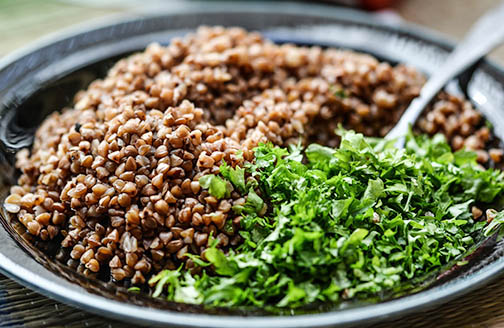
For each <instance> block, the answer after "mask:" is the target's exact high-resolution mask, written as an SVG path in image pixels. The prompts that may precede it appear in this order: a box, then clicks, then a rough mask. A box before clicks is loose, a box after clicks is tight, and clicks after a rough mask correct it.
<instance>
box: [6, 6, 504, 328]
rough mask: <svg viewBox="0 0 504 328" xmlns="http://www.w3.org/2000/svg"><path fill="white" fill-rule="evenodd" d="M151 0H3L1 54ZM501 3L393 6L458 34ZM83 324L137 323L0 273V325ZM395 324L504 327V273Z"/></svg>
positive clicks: (503, 55)
mask: <svg viewBox="0 0 504 328" xmlns="http://www.w3.org/2000/svg"><path fill="white" fill-rule="evenodd" d="M172 1H175V0H172ZM176 1H179V0H176ZM104 3H105V4H104ZM147 3H148V4H151V3H152V2H149V0H112V1H107V2H105V1H100V0H66V1H65V0H43V1H39V0H0V56H3V55H6V54H8V53H9V52H11V51H13V50H15V49H17V48H19V47H21V46H23V45H25V44H27V43H29V42H30V41H33V40H36V39H38V38H40V37H41V36H44V35H46V34H49V33H51V32H55V31H59V30H61V29H63V28H65V27H68V26H71V25H73V24H77V23H81V22H84V21H87V20H90V19H93V18H98V17H103V16H105V15H109V14H114V13H121V12H128V11H134V10H135V7H136V6H137V5H142V6H144V5H146V4H147ZM165 3H166V2H165ZM498 3H499V1H498V0H403V1H399V2H398V3H397V5H396V7H395V8H394V12H396V13H398V14H399V15H400V16H401V17H402V18H403V19H405V20H407V21H411V22H414V23H416V24H420V25H423V26H426V27H429V28H432V29H435V30H438V31H440V32H442V33H445V34H447V35H449V36H451V37H453V38H455V39H459V38H461V37H462V36H463V35H464V33H465V32H466V31H467V29H468V28H469V26H470V25H471V24H472V22H473V21H474V20H475V19H476V18H477V17H478V16H480V15H481V14H483V13H484V12H485V11H486V10H488V9H489V8H491V7H493V6H495V5H496V4H498ZM491 58H492V59H494V60H496V61H497V62H499V63H501V64H504V47H503V48H501V49H498V50H496V51H494V52H493V53H492V54H491ZM0 247H1V246H0ZM83 326H85V327H132V326H131V325H130V324H125V323H121V322H118V321H113V320H109V319H105V318H102V317H100V316H96V315H92V314H89V313H86V312H83V311H80V310H76V309H75V308H73V307H71V306H68V305H65V304H62V303H59V302H56V301H54V300H51V299H48V298H46V297H44V296H42V295H40V294H38V293H36V292H33V291H31V290H29V289H27V288H25V287H23V286H20V285H18V284H17V283H15V282H14V281H12V280H10V279H8V278H6V277H4V276H2V275H0V327H83ZM391 326H393V327H409V328H411V327H504V277H500V278H497V279H496V280H494V281H492V282H490V283H489V284H488V285H487V286H486V287H483V288H480V289H478V290H476V291H474V292H471V293H469V294H467V295H465V296H463V297H461V298H459V299H456V300H454V301H451V302H449V303H446V304H444V305H443V306H440V307H437V308H433V309H430V310H428V311H424V312H421V313H414V314H411V315H408V316H406V317H404V318H400V319H398V320H394V321H388V322H384V323H380V324H379V325H375V327H391Z"/></svg>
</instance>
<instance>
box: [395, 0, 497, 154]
mask: <svg viewBox="0 0 504 328" xmlns="http://www.w3.org/2000/svg"><path fill="white" fill-rule="evenodd" d="M503 41H504V2H503V3H501V4H500V5H499V6H498V7H496V8H493V9H491V10H490V11H488V12H487V13H486V14H485V15H484V16H482V17H481V18H480V19H479V20H478V21H477V22H476V23H475V24H474V25H473V26H472V28H471V30H470V31H469V33H468V34H467V35H466V37H465V38H464V39H463V40H462V41H461V42H460V43H459V44H458V45H457V47H456V48H455V49H454V50H453V52H452V53H451V54H450V55H449V56H448V58H446V61H445V63H444V64H443V65H442V66H441V67H440V68H439V70H438V71H436V72H435V73H434V74H432V75H431V77H430V78H429V80H428V81H427V83H425V85H424V86H423V88H422V91H421V92H420V95H419V96H418V97H417V98H415V99H414V100H413V101H412V102H411V104H410V105H409V106H408V108H407V109H406V111H405V112H404V114H403V115H402V116H401V119H400V120H399V122H397V124H396V125H395V126H394V128H392V130H390V131H389V133H388V134H387V135H386V136H385V138H386V139H389V140H390V139H396V143H395V145H396V147H397V148H403V147H404V143H405V135H406V133H407V131H408V128H409V126H410V125H413V124H414V123H415V122H416V120H417V118H418V117H419V116H420V114H421V113H422V112H423V110H424V109H425V107H426V106H427V105H428V104H429V103H430V102H431V100H432V99H433V98H434V97H435V96H436V95H437V94H438V93H439V91H441V89H443V87H444V86H445V85H446V84H447V83H448V82H449V81H450V80H451V79H453V78H455V77H457V76H458V75H460V74H461V73H463V72H464V71H465V70H467V69H468V68H469V67H470V66H471V65H472V64H474V63H476V62H477V61H478V60H479V59H481V58H482V57H483V56H485V55H486V54H487V53H488V52H490V51H491V50H492V49H493V48H495V47H496V46H498V45H500V44H501V43H502V42H503Z"/></svg>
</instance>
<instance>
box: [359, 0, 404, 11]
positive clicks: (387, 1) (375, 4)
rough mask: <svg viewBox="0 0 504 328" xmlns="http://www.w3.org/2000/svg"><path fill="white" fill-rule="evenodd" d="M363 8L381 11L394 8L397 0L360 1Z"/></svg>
mask: <svg viewBox="0 0 504 328" xmlns="http://www.w3.org/2000/svg"><path fill="white" fill-rule="evenodd" d="M359 2H361V5H362V7H364V8H365V9H368V10H379V9H384V8H387V7H390V6H392V5H393V4H394V3H395V2H397V1H396V0H360V1H359Z"/></svg>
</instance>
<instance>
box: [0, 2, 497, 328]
mask: <svg viewBox="0 0 504 328" xmlns="http://www.w3.org/2000/svg"><path fill="white" fill-rule="evenodd" d="M259 5H260V6H261V8H258V6H259ZM244 9H249V10H255V11H257V12H259V13H260V12H271V11H277V12H278V10H280V9H281V10H282V12H284V13H296V14H299V13H303V14H309V15H315V16H316V15H319V16H320V15H321V14H322V13H323V14H324V16H328V15H331V16H334V18H337V19H340V20H341V21H349V22H352V23H354V24H364V25H370V26H375V27H377V28H380V29H382V30H383V29H388V30H390V31H392V32H395V33H396V34H404V33H406V34H407V35H410V36H412V37H415V38H417V39H420V40H422V41H425V42H427V43H429V44H432V45H436V46H438V47H440V48H444V49H451V48H453V44H454V42H453V41H451V40H450V39H448V38H447V37H446V36H444V35H443V34H441V33H439V32H435V31H432V30H430V29H427V28H425V27H421V26H418V25H415V24H412V23H406V22H402V21H401V22H398V23H393V24H388V23H385V22H383V21H381V20H378V19H376V18H375V17H373V16H371V15H369V14H367V13H364V12H359V11H357V10H354V9H350V8H341V7H331V6H327V5H313V4H301V3H289V2H282V3H281V4H279V3H271V2H266V1H259V2H257V1H256V2H250V3H243V2H241V3H232V4H231V3H229V2H212V3H211V4H210V5H209V4H208V3H205V2H190V3H185V4H183V5H182V4H177V5H176V6H174V7H172V8H170V9H169V10H165V11H163V10H161V11H160V10H156V11H150V10H149V9H146V10H142V11H138V12H134V13H131V12H129V13H125V14H124V13H121V14H114V15H107V16H105V17H102V18H98V19H92V20H90V21H86V22H84V23H81V24H77V25H75V26H72V27H70V28H66V29H64V30H62V31H58V32H54V33H51V34H49V35H47V36H45V37H43V38H41V39H39V40H36V41H34V42H32V43H30V44H28V45H27V46H24V47H22V48H20V49H19V50H16V51H14V52H12V53H10V54H8V55H6V56H4V57H3V58H1V59H0V71H2V70H3V69H5V68H7V67H9V66H10V65H12V64H14V63H15V62H16V61H18V60H20V59H22V58H23V57H25V56H28V55H30V54H32V53H34V52H36V51H38V50H40V49H43V48H45V47H50V46H51V45H52V44H54V43H56V42H60V41H64V40H66V39H71V38H73V37H75V36H77V35H81V34H84V33H87V32H90V31H92V30H98V29H102V28H110V27H112V26H115V25H117V24H121V23H128V22H135V21H138V20H140V19H144V18H154V17H162V16H167V15H176V14H183V13H186V14H187V13H195V12H206V11H208V10H211V11H214V12H217V11H218V12H222V11H225V12H226V13H228V14H229V13H232V12H233V11H236V12H238V11H243V10H244ZM482 62H483V63H484V64H485V65H488V66H489V68H490V70H491V71H495V72H497V73H499V74H500V75H502V76H504V69H503V68H502V67H501V66H500V65H497V64H495V63H494V62H493V61H491V60H487V59H483V61H482ZM2 229H3V228H2ZM9 237H11V236H9ZM11 238H12V237H11ZM33 260H34V261H35V259H33ZM0 272H1V273H3V274H5V275H6V276H8V277H9V278H11V279H13V280H15V281H17V282H19V283H21V284H22V285H25V286H28V287H29V288H31V289H33V290H36V291H37V292H40V293H41V294H43V295H45V296H48V297H50V298H53V299H56V300H58V301H61V302H63V303H66V304H71V305H72V306H75V307H78V308H79V309H82V310H85V311H90V312H94V313H97V314H100V315H104V316H106V317H109V318H113V319H119V320H126V319H127V320H131V321H132V322H135V323H139V324H144V325H145V324H154V325H163V324H167V323H169V324H171V325H174V326H177V327H206V326H210V327H214V326H215V327H217V326H218V327H237V326H241V327H265V326H275V327H293V326H296V327H327V326H336V325H337V326H344V325H356V324H362V323H372V322H376V321H379V320H383V319H386V318H387V319H389V318H392V317H397V316H399V315H405V314H408V313H411V312H413V311H415V310H419V309H424V308H426V307H433V306H435V305H438V304H441V303H445V302H447V301H449V300H451V299H454V298H456V297H458V296H460V295H463V294H465V293H468V292H469V291H471V290H474V289H476V288H478V287H480V286H482V285H484V284H487V283H489V282H490V281H491V280H492V279H495V278H497V276H498V275H499V274H501V273H503V272H504V257H502V256H501V257H499V258H498V259H497V260H495V261H494V262H492V263H491V264H489V265H487V266H485V267H483V268H481V269H479V270H478V271H477V273H476V274H471V275H469V276H468V277H467V278H463V279H460V280H457V281H454V282H453V283H446V284H443V285H441V286H439V287H436V288H433V289H430V290H426V291H422V292H419V293H416V294H413V295H409V296H405V297H402V298H400V299H395V300H390V301H386V302H382V303H377V304H372V305H366V306H361V307H356V308H352V309H345V310H341V311H331V312H324V313H317V314H304V315H296V316H266V317H264V316H262V317H261V316H247V317H243V316H221V315H209V314H194V313H184V312H175V311H169V310H159V309H154V308H148V307H141V306H138V305H132V304H128V303H123V302H118V301H115V300H110V299H107V298H105V297H103V296H97V295H95V294H91V293H84V294H81V293H79V292H77V291H73V290H68V289H66V288H64V287H61V286H59V285H58V284H57V283H55V282H53V281H51V280H49V279H45V278H43V277H40V276H34V275H33V273H32V272H31V271H30V270H27V269H26V268H24V267H22V266H20V265H18V264H17V263H15V262H13V261H12V260H11V259H10V258H9V257H7V256H6V255H4V254H3V253H2V250H1V249H0ZM112 306H113V310H112V309H111V307H112ZM107 309H108V310H107ZM244 318H246V320H245V321H244V320H243V319H244Z"/></svg>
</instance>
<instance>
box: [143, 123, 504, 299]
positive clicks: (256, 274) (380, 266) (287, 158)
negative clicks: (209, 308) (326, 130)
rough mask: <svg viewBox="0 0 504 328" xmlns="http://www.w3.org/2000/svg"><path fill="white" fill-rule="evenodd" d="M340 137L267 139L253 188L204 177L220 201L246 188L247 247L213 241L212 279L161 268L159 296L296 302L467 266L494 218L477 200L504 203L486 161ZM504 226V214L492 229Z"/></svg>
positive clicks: (392, 285) (425, 141)
mask: <svg viewBox="0 0 504 328" xmlns="http://www.w3.org/2000/svg"><path fill="white" fill-rule="evenodd" d="M340 134H341V137H342V140H341V145H340V147H339V148H338V149H331V148H327V147H323V146H320V145H316V144H313V145H310V146H308V147H307V148H306V150H304V151H303V149H302V148H301V147H299V146H298V147H293V148H291V149H290V150H288V149H285V148H280V147H274V146H272V145H260V146H259V147H257V148H256V149H255V162H254V163H252V164H249V165H248V166H247V169H246V170H247V174H249V175H250V176H251V177H253V178H254V179H255V180H256V182H257V183H247V185H245V175H244V173H245V172H244V171H243V170H242V169H239V168H237V169H233V168H230V167H227V166H223V167H222V168H221V175H222V176H223V178H220V177H218V176H215V175H208V176H204V177H202V178H201V179H200V183H201V185H202V186H203V187H204V188H209V192H210V194H212V195H214V196H215V197H217V198H223V197H226V196H227V195H229V194H228V193H229V188H228V187H226V186H227V182H228V181H229V182H230V183H231V184H232V185H233V186H234V187H235V188H236V190H238V191H239V192H240V193H242V195H248V197H247V198H248V200H247V203H246V204H245V205H244V206H240V207H239V208H234V210H235V211H236V212H239V213H241V214H242V216H243V219H242V221H241V230H240V234H241V236H242V237H243V239H244V242H243V244H242V245H241V246H240V247H238V248H237V249H236V250H230V251H228V253H227V254H225V253H223V252H222V251H221V250H219V249H217V248H215V245H213V246H211V247H210V248H208V249H207V250H206V252H205V256H204V258H205V261H203V260H201V259H199V258H198V261H199V262H201V263H198V264H199V265H200V266H208V265H211V268H212V270H213V271H209V272H208V274H207V272H206V271H205V270H204V271H203V273H202V274H199V275H195V276H191V275H190V274H189V273H187V272H186V273H185V274H182V273H181V272H180V270H177V271H169V270H165V271H162V272H161V273H160V274H158V275H157V276H156V277H154V278H153V279H152V280H151V281H150V282H151V283H157V286H156V289H155V292H154V295H153V296H159V295H161V294H162V293H163V294H164V295H166V297H167V298H168V299H169V300H175V301H181V302H191V303H203V304H210V305H218V306H251V305H253V306H268V305H271V306H277V307H288V308H295V307H299V306H302V305H306V304H310V303H314V302H328V301H332V302H334V301H337V300H339V299H342V298H352V297H371V296H375V295H376V294H377V293H381V292H385V291H392V290H393V291H398V290H401V288H403V287H402V286H403V285H404V283H405V282H408V281H411V279H415V278H420V277H425V276H426V275H428V274H432V273H435V272H436V271H438V270H440V269H441V268H443V266H445V265H447V264H449V263H456V262H454V261H460V262H459V263H460V265H462V263H464V262H463V261H462V258H463V255H464V254H466V253H467V251H468V250H469V249H470V248H471V247H472V246H474V245H475V243H476V242H477V241H478V240H480V239H481V238H482V236H483V227H484V226H485V224H486V222H483V221H480V222H476V221H475V220H474V219H473V217H472V215H471V206H473V205H477V206H481V207H485V206H488V205H490V204H494V203H496V202H497V201H498V198H499V197H501V195H502V192H503V190H504V175H503V173H502V172H500V171H498V170H492V169H488V170H484V169H482V168H480V167H479V166H478V165H477V164H476V157H475V154H474V153H472V152H467V151H458V152H455V153H453V152H452V151H451V150H450V147H449V146H448V144H447V143H446V141H445V140H444V138H443V137H442V136H435V137H433V138H429V137H426V136H419V137H414V136H412V135H411V134H410V135H409V136H408V142H407V148H406V149H403V150H398V149H396V148H394V147H393V145H392V144H391V143H390V142H388V141H385V140H383V139H375V138H365V137H363V136H362V135H361V134H357V133H354V132H352V131H340ZM224 179H227V180H228V181H226V180H224ZM259 195H263V196H261V197H259ZM266 203H267V204H268V207H269V210H268V212H267V213H266V214H265V213H264V211H263V210H262V209H264V208H265V205H264V204H266ZM485 204H487V205H485ZM502 223H504V214H503V212H501V213H498V214H497V216H496V217H495V219H494V220H493V221H492V223H491V224H490V225H489V226H487V227H486V229H485V232H486V233H487V234H490V233H492V232H493V231H494V230H495V229H497V227H498V226H500V225H501V224H502ZM210 272H211V273H210Z"/></svg>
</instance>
